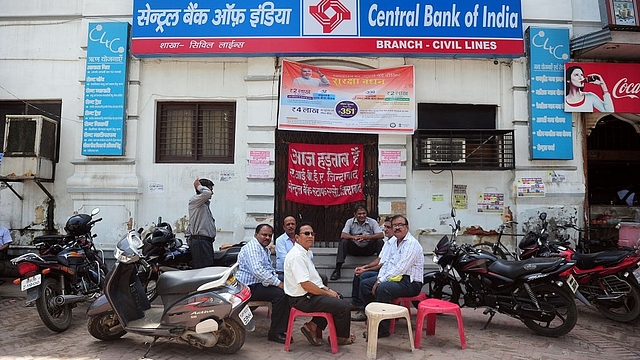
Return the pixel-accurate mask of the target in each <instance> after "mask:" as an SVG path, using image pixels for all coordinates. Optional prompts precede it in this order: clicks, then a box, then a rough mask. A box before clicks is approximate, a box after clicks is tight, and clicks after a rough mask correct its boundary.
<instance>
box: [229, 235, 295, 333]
mask: <svg viewBox="0 0 640 360" xmlns="http://www.w3.org/2000/svg"><path fill="white" fill-rule="evenodd" d="M272 236H273V228H272V227H271V225H269V224H260V225H258V226H257V227H256V232H255V234H254V238H253V239H251V240H249V242H247V244H246V245H245V246H243V247H242V249H241V250H240V253H239V254H238V264H239V265H240V266H239V269H238V272H237V274H236V277H237V278H238V281H240V282H242V283H244V284H245V285H247V286H249V289H250V290H251V299H250V300H251V301H271V308H272V311H271V327H270V328H269V334H268V336H267V339H268V340H269V341H275V342H279V343H281V344H284V343H285V339H286V333H287V322H288V321H289V312H290V310H291V307H290V306H289V300H288V299H287V297H286V296H285V294H284V290H283V289H284V285H283V283H282V281H280V279H278V275H276V272H275V270H274V269H273V264H272V263H271V251H269V248H268V247H267V246H268V245H269V243H271V237H272Z"/></svg>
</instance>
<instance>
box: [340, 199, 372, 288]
mask: <svg viewBox="0 0 640 360" xmlns="http://www.w3.org/2000/svg"><path fill="white" fill-rule="evenodd" d="M383 237H384V234H383V233H382V229H380V225H378V222H377V221H375V220H374V219H372V218H370V217H368V216H367V209H366V208H365V207H364V205H357V206H356V208H355V210H354V211H353V217H352V218H351V219H349V220H347V222H346V223H345V224H344V228H343V229H342V234H341V238H342V239H341V240H340V246H339V247H338V255H337V256H336V268H335V270H333V273H331V280H338V279H339V278H340V270H342V264H344V260H345V258H346V257H347V254H350V255H353V256H371V255H374V254H378V255H379V254H380V251H381V250H382V245H384V241H382V238H383Z"/></svg>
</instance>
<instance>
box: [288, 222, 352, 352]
mask: <svg viewBox="0 0 640 360" xmlns="http://www.w3.org/2000/svg"><path fill="white" fill-rule="evenodd" d="M314 241H315V233H314V232H313V228H312V227H311V225H310V224H309V223H302V224H300V225H299V226H298V227H297V228H296V244H295V245H294V247H293V249H291V251H289V253H288V254H287V257H286V258H285V260H284V292H285V293H286V294H287V295H289V297H290V298H289V303H290V304H291V306H293V307H295V308H296V309H298V310H301V311H304V312H328V313H331V314H332V315H333V320H334V322H335V325H336V333H337V335H338V344H340V345H348V344H353V342H354V341H355V336H354V335H353V334H351V319H350V316H349V314H350V313H351V312H350V311H349V302H348V301H347V300H344V299H342V296H341V295H340V294H338V293H337V292H336V291H334V290H331V289H329V288H328V287H326V286H325V285H323V284H322V280H321V279H320V274H318V271H317V270H316V268H315V266H314V265H313V262H311V259H310V258H309V249H310V248H311V246H313V242H314ZM326 327H327V320H326V319H325V318H323V317H314V318H313V319H311V321H309V322H307V323H305V324H304V325H303V326H302V328H301V329H300V330H301V331H302V334H303V335H304V336H305V337H306V338H307V340H308V341H309V342H310V343H311V345H315V346H319V345H322V342H321V341H320V339H321V334H322V330H324V329H325V328H326ZM319 329H320V331H318V330H319Z"/></svg>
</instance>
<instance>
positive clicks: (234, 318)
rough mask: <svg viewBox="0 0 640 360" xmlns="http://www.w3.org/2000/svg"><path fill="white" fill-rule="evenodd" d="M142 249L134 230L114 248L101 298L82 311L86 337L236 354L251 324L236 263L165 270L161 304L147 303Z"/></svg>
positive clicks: (161, 278) (245, 291)
mask: <svg viewBox="0 0 640 360" xmlns="http://www.w3.org/2000/svg"><path fill="white" fill-rule="evenodd" d="M142 246H143V242H142V240H141V239H140V236H139V234H138V232H137V231H130V232H129V233H128V234H127V235H126V236H125V237H124V238H123V239H122V240H120V242H118V244H117V245H116V250H115V251H114V257H115V258H116V264H115V265H114V266H113V268H112V269H111V271H110V272H109V273H108V274H107V279H106V285H105V289H104V295H102V296H101V297H99V298H98V299H96V300H95V301H94V302H93V303H92V304H91V305H90V306H89V309H88V310H87V315H88V317H89V320H88V324H87V327H88V330H89V333H90V334H91V335H92V336H93V337H95V338H96V339H99V340H105V341H109V340H116V339H118V338H120V337H122V336H123V335H124V334H126V333H127V332H131V333H135V334H140V335H148V336H153V337H154V341H153V342H152V343H151V345H153V343H154V342H155V341H156V340H157V339H158V338H161V337H162V338H168V339H177V340H178V341H182V342H185V343H187V344H189V345H191V346H194V347H197V348H212V349H213V350H214V351H216V352H219V353H224V354H233V353H236V352H237V351H238V350H240V348H241V347H242V346H243V345H244V341H245V337H246V331H247V330H248V331H253V330H254V328H255V326H254V323H253V314H252V313H251V310H250V309H249V307H248V306H247V304H248V302H249V299H250V298H251V291H250V290H249V288H248V287H247V286H246V285H244V284H242V283H241V282H239V281H238V280H236V277H235V273H236V271H237V269H238V264H235V265H233V266H231V267H208V268H202V269H193V270H184V271H168V272H164V273H162V274H160V276H159V277H158V282H157V287H156V291H157V293H158V296H159V297H160V299H161V300H162V301H161V304H160V305H151V303H150V302H149V299H148V298H147V296H146V294H145V291H144V288H143V286H142V282H141V281H140V277H139V273H138V266H139V264H140V261H141V260H142V259H143V254H142V251H141V250H140V249H141V247H142ZM151 345H149V348H148V349H147V352H146V353H145V354H144V356H143V357H146V355H147V353H148V352H149V350H150V349H151Z"/></svg>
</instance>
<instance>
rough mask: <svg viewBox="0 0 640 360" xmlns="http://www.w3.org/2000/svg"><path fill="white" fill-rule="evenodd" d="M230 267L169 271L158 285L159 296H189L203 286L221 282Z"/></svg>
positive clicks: (159, 280)
mask: <svg viewBox="0 0 640 360" xmlns="http://www.w3.org/2000/svg"><path fill="white" fill-rule="evenodd" d="M227 270H229V268H228V267H221V266H212V267H206V268H202V269H193V270H181V271H167V272H164V273H162V274H161V275H160V277H159V278H158V283H157V285H156V291H157V292H158V295H166V294H188V293H190V292H193V291H196V289H198V287H200V285H202V284H206V283H208V282H211V281H216V280H219V279H220V278H221V277H222V275H223V273H224V272H225V271H227Z"/></svg>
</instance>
